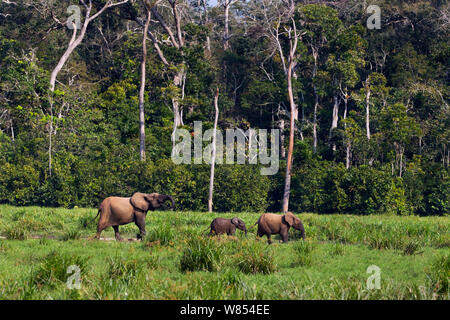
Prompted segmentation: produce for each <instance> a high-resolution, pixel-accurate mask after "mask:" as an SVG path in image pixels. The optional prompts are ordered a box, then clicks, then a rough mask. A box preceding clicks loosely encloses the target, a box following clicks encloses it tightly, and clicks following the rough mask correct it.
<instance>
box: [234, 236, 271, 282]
mask: <svg viewBox="0 0 450 320" xmlns="http://www.w3.org/2000/svg"><path fill="white" fill-rule="evenodd" d="M236 266H237V267H238V269H239V270H240V271H241V272H243V273H247V274H256V273H262V274H270V273H273V272H275V271H276V269H277V266H276V264H275V258H274V252H273V249H272V248H271V247H269V246H267V245H266V244H263V243H260V242H255V241H250V240H248V241H244V242H242V246H241V252H240V253H239V254H238V255H237V263H236Z"/></svg>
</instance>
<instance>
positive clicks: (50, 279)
mask: <svg viewBox="0 0 450 320" xmlns="http://www.w3.org/2000/svg"><path fill="white" fill-rule="evenodd" d="M87 260H88V259H87V258H85V257H81V256H77V255H69V254H61V253H58V252H56V251H52V252H50V253H49V254H48V255H47V256H45V257H44V258H43V259H42V262H41V264H40V265H39V267H38V268H37V269H36V270H34V271H32V272H31V283H33V284H35V285H37V286H43V285H48V286H50V287H54V286H56V285H57V284H61V283H65V282H66V281H67V279H68V277H70V275H71V274H70V273H67V272H68V270H69V267H70V266H72V265H75V266H78V268H80V275H81V276H82V275H83V274H84V272H85V271H86V267H87Z"/></svg>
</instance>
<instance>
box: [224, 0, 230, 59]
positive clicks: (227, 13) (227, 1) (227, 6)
mask: <svg viewBox="0 0 450 320" xmlns="http://www.w3.org/2000/svg"><path fill="white" fill-rule="evenodd" d="M230 5H231V0H225V3H224V8H225V29H224V32H223V50H225V51H227V50H228V49H230V43H229V41H228V40H229V37H230V35H229V32H230V30H229V19H230V17H229V16H230Z"/></svg>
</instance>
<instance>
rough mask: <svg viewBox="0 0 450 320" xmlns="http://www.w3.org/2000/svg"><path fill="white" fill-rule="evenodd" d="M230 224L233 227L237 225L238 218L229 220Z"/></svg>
mask: <svg viewBox="0 0 450 320" xmlns="http://www.w3.org/2000/svg"><path fill="white" fill-rule="evenodd" d="M231 223H232V224H234V225H235V226H238V225H239V219H238V218H233V219H231Z"/></svg>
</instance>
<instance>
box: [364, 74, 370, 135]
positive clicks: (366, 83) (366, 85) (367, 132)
mask: <svg viewBox="0 0 450 320" xmlns="http://www.w3.org/2000/svg"><path fill="white" fill-rule="evenodd" d="M365 88H366V135H367V140H370V93H371V92H370V86H369V77H367V79H366V82H365Z"/></svg>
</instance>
